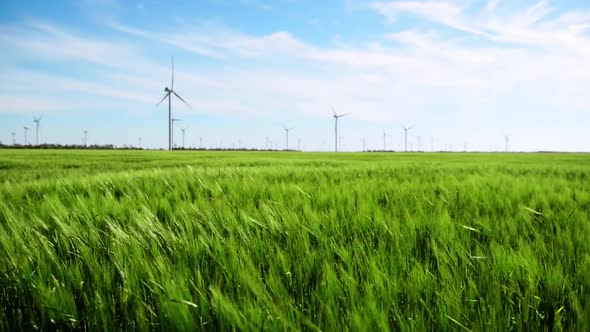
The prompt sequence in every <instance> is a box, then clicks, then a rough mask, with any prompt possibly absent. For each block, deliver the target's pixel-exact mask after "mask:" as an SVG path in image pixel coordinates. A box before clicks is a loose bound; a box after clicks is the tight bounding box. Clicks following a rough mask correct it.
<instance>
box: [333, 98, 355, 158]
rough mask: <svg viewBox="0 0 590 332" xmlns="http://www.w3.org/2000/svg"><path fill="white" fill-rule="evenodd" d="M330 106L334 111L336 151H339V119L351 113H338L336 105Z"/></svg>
mask: <svg viewBox="0 0 590 332" xmlns="http://www.w3.org/2000/svg"><path fill="white" fill-rule="evenodd" d="M330 108H331V109H332V112H333V113H334V152H338V119H339V118H341V117H343V116H346V115H349V114H350V113H344V114H337V113H336V110H335V109H334V107H332V105H330Z"/></svg>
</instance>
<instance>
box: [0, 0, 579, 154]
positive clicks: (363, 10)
mask: <svg viewBox="0 0 590 332" xmlns="http://www.w3.org/2000/svg"><path fill="white" fill-rule="evenodd" d="M0 47H1V48H2V52H0V72H1V73H2V75H0V101H1V104H2V107H1V108H0V140H1V141H2V142H4V143H11V142H12V136H11V133H12V132H15V133H16V141H17V143H21V144H22V143H23V142H24V129H23V127H24V126H28V127H31V128H34V123H33V118H34V117H35V116H38V115H41V114H42V115H43V119H42V121H41V130H40V141H41V142H50V143H69V144H71V143H80V142H81V141H82V137H83V134H82V132H83V131H84V130H88V141H89V143H98V144H108V143H110V144H116V145H137V144H138V141H139V138H140V137H141V140H142V145H143V146H144V147H150V148H164V147H166V145H167V130H168V129H167V107H166V105H164V104H163V105H160V106H159V107H156V105H155V104H156V103H157V102H158V101H159V100H160V99H161V98H162V96H163V95H164V91H163V89H164V87H165V86H168V85H169V83H170V62H171V59H170V58H171V56H174V58H175V66H176V78H175V90H176V91H177V92H178V93H179V94H180V95H181V96H182V97H183V98H184V99H185V100H187V101H188V102H189V103H190V104H191V105H192V109H189V108H187V107H185V106H184V105H182V104H181V103H180V102H178V101H176V100H175V101H174V102H173V113H174V117H176V118H180V119H182V121H181V122H178V123H177V125H176V128H175V140H176V143H178V144H180V142H181V134H180V128H181V127H186V137H185V144H186V145H187V146H198V145H199V141H200V139H201V138H202V141H203V144H204V145H205V146H207V147H219V146H223V147H232V146H238V144H239V143H240V142H241V144H242V146H244V147H251V148H260V147H263V146H264V144H265V139H266V137H268V138H269V140H271V141H272V144H273V147H278V148H284V145H285V133H284V130H283V129H282V126H283V125H286V126H289V127H295V129H294V130H293V131H292V132H291V133H290V147H291V148H296V147H297V146H298V143H299V142H300V144H301V148H302V149H305V150H322V149H332V148H333V141H334V138H333V125H334V123H333V119H332V117H331V114H332V113H331V110H330V105H333V106H334V108H335V109H336V110H337V111H338V112H341V113H348V112H349V113H351V115H350V116H348V117H345V118H343V119H341V121H340V122H339V131H340V136H342V149H343V150H347V151H354V150H360V149H362V141H363V139H364V140H365V141H366V144H367V147H368V148H371V149H381V148H383V133H384V131H385V132H387V134H388V136H387V140H386V144H387V148H388V149H395V150H397V149H401V148H402V147H403V131H402V129H401V128H400V125H401V124H415V128H414V129H413V130H412V131H411V132H410V134H409V144H411V146H412V148H413V149H417V148H418V144H419V142H421V143H422V145H421V148H422V150H430V149H431V148H432V147H433V146H434V148H435V149H437V150H438V149H443V148H446V149H449V148H452V149H453V150H458V151H462V150H463V149H464V146H465V145H466V146H467V149H468V150H501V149H503V147H504V137H505V136H506V135H508V136H510V149H511V150H518V151H536V150H563V151H590V130H589V128H590V126H589V124H590V94H589V93H588V87H589V86H590V65H589V63H590V2H588V1H582V0H579V1H573V0H565V1H564V0H560V1H556V0H554V1H551V0H531V1H526V0H523V1H509V0H427V1H415V0H400V1H391V0H377V1H372V0H367V1H360V0H341V1H302V0H275V1H266V0H241V1H240V0H235V1H230V0H200V1H183V2H170V1H156V0H151V1H149V0H145V1H123V0H103V1H100V0H82V1H59V0H58V1H5V2H3V4H2V6H1V7H0ZM34 135H35V133H34V130H33V131H32V132H29V133H28V137H29V141H30V142H33V140H34Z"/></svg>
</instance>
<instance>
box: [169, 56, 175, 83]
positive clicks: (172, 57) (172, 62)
mask: <svg viewBox="0 0 590 332" xmlns="http://www.w3.org/2000/svg"><path fill="white" fill-rule="evenodd" d="M170 90H174V57H172V84H171V85H170Z"/></svg>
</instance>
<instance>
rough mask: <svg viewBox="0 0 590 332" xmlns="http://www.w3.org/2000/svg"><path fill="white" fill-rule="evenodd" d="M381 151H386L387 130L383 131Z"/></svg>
mask: <svg viewBox="0 0 590 332" xmlns="http://www.w3.org/2000/svg"><path fill="white" fill-rule="evenodd" d="M383 151H387V132H386V131H385V130H384V131H383Z"/></svg>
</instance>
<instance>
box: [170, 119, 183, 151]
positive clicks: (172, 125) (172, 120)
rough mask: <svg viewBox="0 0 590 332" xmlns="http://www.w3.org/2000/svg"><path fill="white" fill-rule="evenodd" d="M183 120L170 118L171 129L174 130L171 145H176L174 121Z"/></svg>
mask: <svg viewBox="0 0 590 332" xmlns="http://www.w3.org/2000/svg"><path fill="white" fill-rule="evenodd" d="M178 121H182V119H175V118H172V119H170V124H171V125H170V130H172V137H170V145H171V146H172V147H174V122H178Z"/></svg>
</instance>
